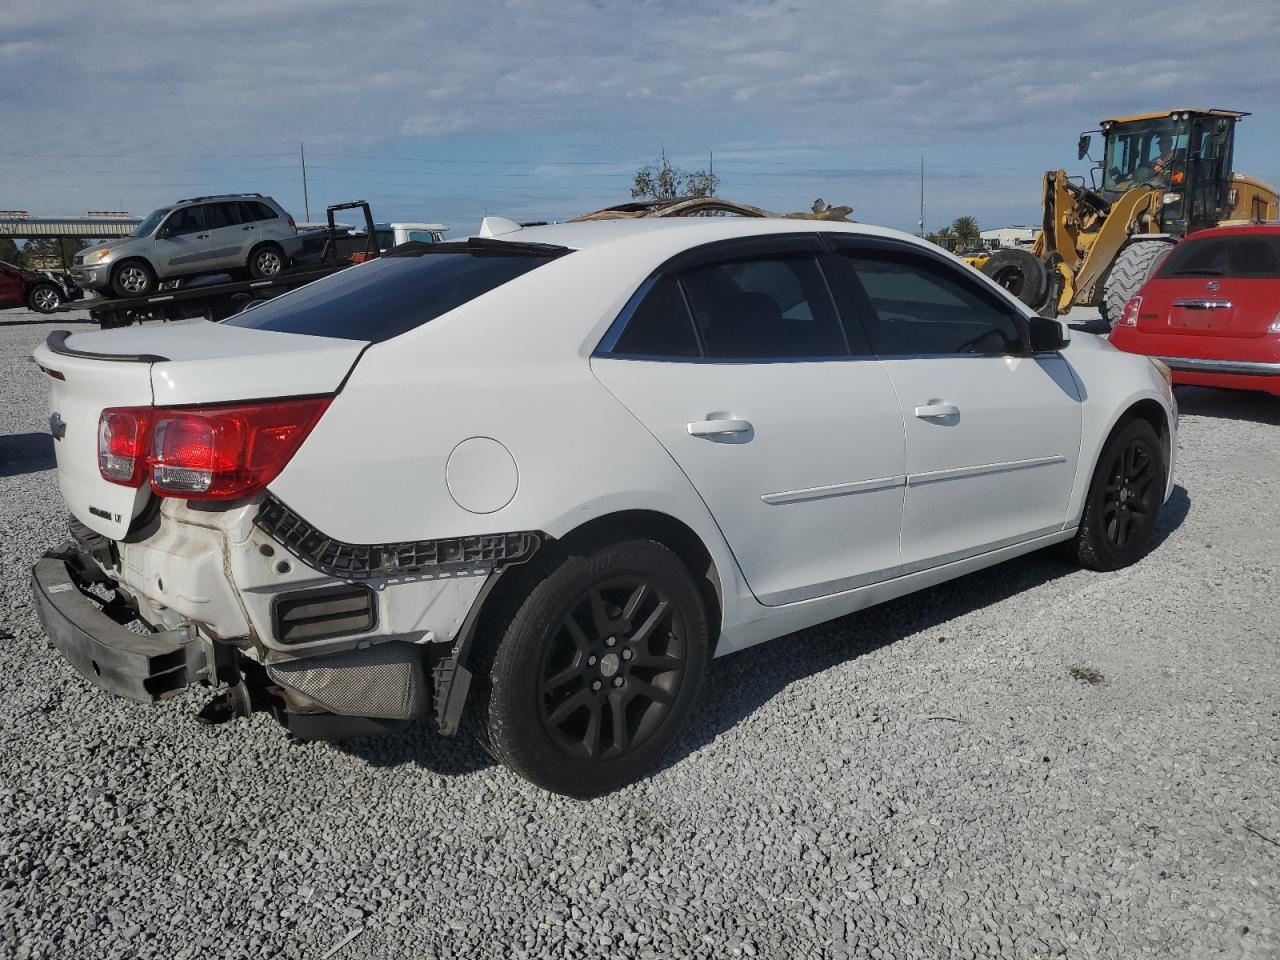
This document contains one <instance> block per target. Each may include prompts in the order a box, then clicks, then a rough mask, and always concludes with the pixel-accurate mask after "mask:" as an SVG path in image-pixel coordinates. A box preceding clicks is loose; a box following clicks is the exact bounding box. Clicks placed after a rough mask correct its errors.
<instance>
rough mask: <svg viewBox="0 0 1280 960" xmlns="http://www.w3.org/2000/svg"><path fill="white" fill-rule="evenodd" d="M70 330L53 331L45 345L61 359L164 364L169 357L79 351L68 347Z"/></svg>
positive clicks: (151, 354)
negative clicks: (81, 358)
mask: <svg viewBox="0 0 1280 960" xmlns="http://www.w3.org/2000/svg"><path fill="white" fill-rule="evenodd" d="M69 336H71V331H70V330H53V331H51V332H50V333H49V336H48V339H46V340H45V345H46V346H47V347H48V348H49V349H50V350H52V351H53V352H54V353H56V354H58V355H59V356H61V357H83V358H84V359H86V360H116V361H120V362H124V363H164V362H165V361H166V360H168V359H169V358H168V357H161V356H159V355H157V354H154V353H96V352H94V351H93V350H77V349H76V348H75V347H68V346H67V337H69Z"/></svg>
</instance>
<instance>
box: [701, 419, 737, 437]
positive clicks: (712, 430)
mask: <svg viewBox="0 0 1280 960" xmlns="http://www.w3.org/2000/svg"><path fill="white" fill-rule="evenodd" d="M685 426H686V427H687V429H688V431H689V436H691V437H722V436H726V435H728V434H731V433H750V432H751V422H750V421H748V420H695V421H694V422H693V423H690V424H686V425H685Z"/></svg>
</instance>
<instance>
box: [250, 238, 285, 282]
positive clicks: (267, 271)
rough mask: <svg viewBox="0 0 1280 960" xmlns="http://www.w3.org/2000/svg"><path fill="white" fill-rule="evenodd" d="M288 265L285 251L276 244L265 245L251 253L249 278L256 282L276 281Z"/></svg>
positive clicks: (255, 248)
mask: <svg viewBox="0 0 1280 960" xmlns="http://www.w3.org/2000/svg"><path fill="white" fill-rule="evenodd" d="M286 265H287V261H286V260H285V256H284V250H282V249H281V248H280V247H279V246H277V245H276V244H274V243H263V244H260V245H258V246H256V247H254V248H253V249H252V250H251V251H249V264H248V267H249V276H251V277H252V278H253V279H254V280H274V279H275V278H276V277H278V276H280V274H281V273H283V272H284V268H285V266H286Z"/></svg>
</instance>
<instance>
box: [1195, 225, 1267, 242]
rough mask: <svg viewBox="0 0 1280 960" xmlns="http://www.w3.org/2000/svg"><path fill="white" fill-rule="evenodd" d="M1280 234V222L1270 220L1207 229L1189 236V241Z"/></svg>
mask: <svg viewBox="0 0 1280 960" xmlns="http://www.w3.org/2000/svg"><path fill="white" fill-rule="evenodd" d="M1276 234H1280V221H1276V220H1268V221H1259V222H1256V223H1230V224H1225V225H1223V226H1219V227H1206V228H1205V229H1204V230H1197V231H1196V232H1195V233H1190V234H1187V239H1188V240H1200V239H1207V238H1209V237H1232V236H1275V235H1276Z"/></svg>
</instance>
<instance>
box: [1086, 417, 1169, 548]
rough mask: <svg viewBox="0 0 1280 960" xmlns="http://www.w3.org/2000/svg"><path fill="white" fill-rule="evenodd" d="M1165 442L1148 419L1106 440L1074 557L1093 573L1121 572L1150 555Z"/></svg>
mask: <svg viewBox="0 0 1280 960" xmlns="http://www.w3.org/2000/svg"><path fill="white" fill-rule="evenodd" d="M1164 486H1165V468H1164V457H1163V456H1162V454H1161V449H1160V438H1159V437H1158V436H1157V435H1156V431H1155V429H1154V428H1153V427H1152V426H1151V424H1150V423H1148V422H1147V421H1146V420H1142V419H1140V418H1134V419H1131V420H1128V421H1125V422H1122V423H1121V424H1119V425H1118V426H1117V427H1116V429H1115V430H1114V431H1113V432H1112V434H1111V436H1110V437H1109V438H1108V439H1107V444H1106V446H1105V447H1103V450H1102V456H1101V457H1099V458H1098V466H1097V468H1096V469H1095V470H1094V473H1093V479H1092V481H1090V484H1089V493H1088V498H1087V499H1086V500H1085V507H1084V517H1083V518H1082V519H1081V522H1080V529H1079V531H1077V533H1076V536H1075V539H1074V540H1072V541H1070V543H1069V546H1070V547H1071V553H1072V554H1073V555H1074V557H1075V559H1076V560H1077V562H1079V563H1080V565H1081V566H1083V567H1087V568H1089V569H1090V570H1119V569H1120V568H1121V567H1127V566H1129V565H1130V564H1131V563H1135V562H1137V561H1138V560H1139V559H1140V558H1141V557H1142V556H1143V554H1145V553H1146V551H1147V546H1148V544H1149V543H1150V542H1151V534H1152V533H1153V532H1154V531H1155V528H1156V520H1157V518H1158V517H1159V514H1160V507H1161V505H1162V504H1163V502H1164Z"/></svg>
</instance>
